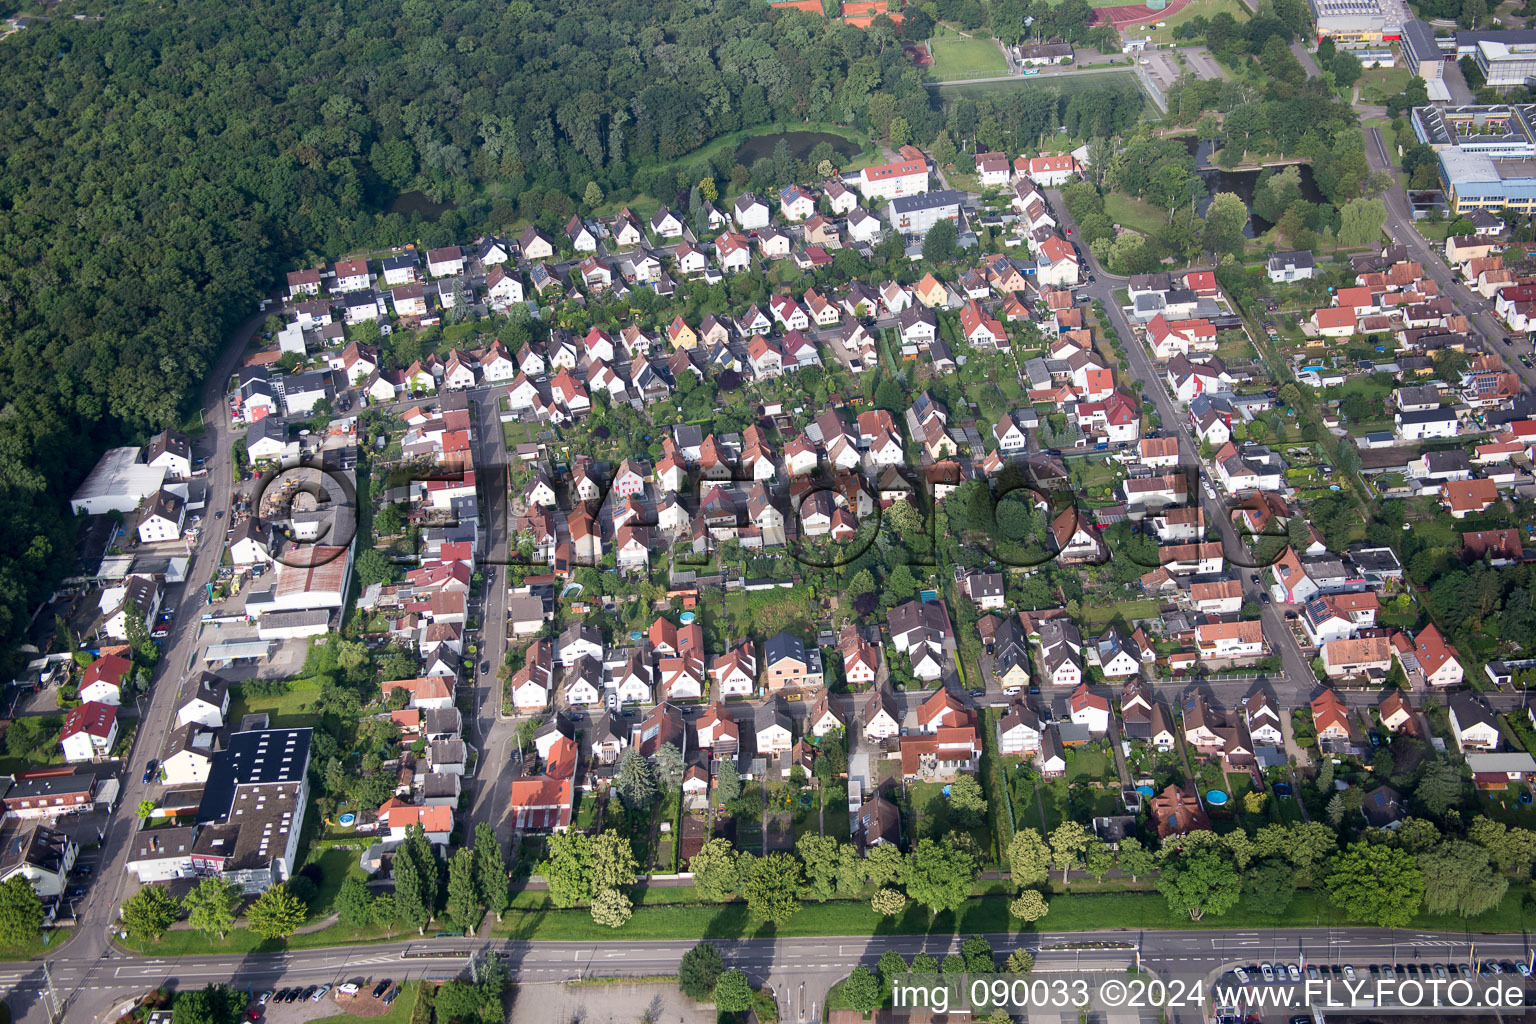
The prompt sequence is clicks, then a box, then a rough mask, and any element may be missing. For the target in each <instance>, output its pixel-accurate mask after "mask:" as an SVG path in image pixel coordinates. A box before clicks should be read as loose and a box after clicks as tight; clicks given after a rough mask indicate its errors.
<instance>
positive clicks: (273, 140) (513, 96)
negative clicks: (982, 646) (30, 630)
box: [0, 0, 1141, 650]
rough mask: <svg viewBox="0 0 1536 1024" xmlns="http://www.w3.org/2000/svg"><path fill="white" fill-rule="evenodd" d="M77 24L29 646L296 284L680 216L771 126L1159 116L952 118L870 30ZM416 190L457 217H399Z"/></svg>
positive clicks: (12, 111) (332, 16)
mask: <svg viewBox="0 0 1536 1024" xmlns="http://www.w3.org/2000/svg"><path fill="white" fill-rule="evenodd" d="M1037 2H1038V5H1039V6H1040V7H1041V10H1042V12H1044V11H1046V10H1047V9H1048V8H1049V5H1048V4H1046V3H1045V0H1037ZM1020 9H1021V10H1022V9H1023V8H1020ZM1010 10H1012V8H1010ZM70 13H71V12H70V11H69V10H68V8H67V7H61V8H56V9H55V11H54V14H53V17H52V18H51V19H49V20H46V21H34V22H32V24H31V25H30V26H29V27H28V28H27V29H25V30H24V31H22V32H20V33H17V34H15V35H13V36H12V37H11V38H9V39H7V40H6V41H5V42H4V43H3V45H0V97H3V99H0V103H3V111H4V114H3V125H0V132H3V140H4V141H3V144H0V151H3V154H4V171H3V177H0V236H3V241H0V303H3V304H4V313H3V315H0V645H3V646H4V648H5V649H7V650H9V649H10V647H11V646H12V644H13V643H14V642H15V641H16V640H17V639H18V637H19V636H20V635H21V634H22V632H23V630H24V627H25V618H26V615H27V611H28V609H29V608H30V607H32V606H34V605H35V603H36V602H37V601H38V600H40V599H42V598H43V597H46V596H47V594H48V592H49V590H50V588H51V587H52V586H53V585H54V583H55V582H56V581H57V579H58V578H59V577H60V576H61V575H63V574H65V573H66V572H68V571H70V569H71V568H72V567H73V563H74V561H75V559H74V552H73V530H72V528H71V524H70V523H69V521H68V519H67V518H65V515H64V510H65V509H66V508H67V504H66V498H67V496H68V494H69V493H70V491H71V490H72V489H73V487H74V486H75V484H76V483H77V482H78V480H79V479H80V478H81V476H82V475H83V474H84V472H85V471H86V470H87V469H88V468H89V467H90V465H91V463H92V462H93V461H94V459H95V457H96V455H97V454H98V453H99V451H100V450H101V449H102V448H103V447H105V446H106V445H107V444H110V443H117V442H122V441H124V440H130V439H136V440H142V438H143V437H144V435H145V434H146V433H147V432H148V431H150V430H152V429H156V428H159V427H162V426H166V425H176V424H179V423H180V422H182V421H183V419H184V418H185V417H186V416H187V414H188V413H189V411H190V410H191V407H192V406H193V405H194V404H195V403H193V402H192V401H190V396H191V394H192V392H193V389H194V387H195V386H196V385H197V384H198V383H199V382H200V381H201V380H202V379H203V378H204V377H205V376H206V374H207V372H208V369H209V367H210V366H211V365H212V364H213V363H214V362H215V360H216V357H217V353H218V351H219V346H220V343H221V339H222V338H224V337H225V336H226V334H227V332H228V330H229V328H230V327H232V326H233V325H234V324H236V323H238V322H239V321H240V320H242V319H243V318H244V317H246V316H247V315H249V314H250V313H251V312H252V308H253V304H254V302H255V300H256V298H257V297H258V296H259V295H260V294H261V293H262V292H264V291H266V290H267V289H269V288H270V287H271V286H272V284H273V282H274V281H275V280H278V279H279V276H278V275H279V273H280V272H281V271H282V270H284V269H286V268H288V267H291V266H293V265H295V264H296V263H306V264H312V263H314V262H318V261H319V260H320V259H323V258H330V257H335V256H336V255H338V254H341V253H345V252H347V251H350V250H356V249H358V248H360V247H363V246H370V245H380V244H398V243H399V242H403V241H407V240H416V241H420V242H424V243H426V244H429V245H431V244H444V243H446V242H449V241H455V240H459V241H462V240H465V239H468V238H470V237H473V236H475V235H476V234H478V233H479V232H480V231H482V230H484V229H487V228H490V229H504V228H507V227H509V226H511V225H513V224H515V223H518V222H520V221H536V222H539V223H541V224H543V225H545V226H552V225H554V224H557V223H559V222H561V221H563V219H564V218H566V217H568V216H569V215H570V214H571V213H572V212H573V211H575V210H577V209H579V208H580V207H579V206H578V197H582V196H585V195H588V194H589V191H588V186H589V185H590V184H593V183H595V184H596V185H597V186H598V188H599V189H600V190H601V191H602V192H603V194H604V195H605V196H608V197H620V198H622V197H625V196H629V195H641V194H646V195H652V196H655V197H658V198H663V199H670V198H671V196H672V195H673V194H674V193H675V191H676V190H677V189H678V188H680V187H686V185H687V183H688V182H689V181H690V180H691V181H694V182H696V181H698V180H699V174H700V173H701V172H702V173H707V174H712V175H714V176H715V177H716V178H717V179H719V180H720V181H721V182H722V183H726V182H731V183H733V184H737V185H739V184H740V183H742V182H744V181H747V180H750V179H751V177H752V176H753V175H752V172H753V171H754V170H755V171H756V172H757V173H758V174H761V173H762V172H763V171H764V170H765V169H764V168H753V169H748V168H742V167H740V166H738V165H736V164H735V163H734V154H733V153H732V151H731V149H730V147H720V148H718V152H717V153H716V154H715V155H714V156H713V157H712V158H711V160H710V161H708V162H704V161H699V160H696V159H695V160H694V161H693V163H695V164H699V165H701V166H689V164H690V159H689V157H688V154H690V153H691V152H692V151H694V150H696V149H697V148H698V147H700V146H701V145H703V144H705V143H707V142H709V141H710V140H712V139H715V138H718V137H720V136H722V135H725V134H727V133H730V132H733V131H736V130H738V129H741V128H746V127H755V126H761V125H768V124H773V123H777V122H782V123H784V124H786V125H787V126H789V125H793V124H794V123H797V122H804V121H829V122H838V123H844V124H852V125H857V126H859V127H861V128H863V129H865V130H867V131H870V132H872V133H874V134H876V135H878V136H879V137H880V138H882V139H885V140H891V139H893V138H899V137H904V138H910V139H912V140H914V141H916V142H918V143H920V144H924V145H929V144H933V143H934V142H935V141H937V140H939V139H941V138H942V139H943V140H944V142H943V143H942V145H944V146H956V147H962V148H963V147H968V146H970V145H974V143H975V142H976V141H977V139H978V137H979V138H981V139H985V140H987V141H988V142H994V141H995V142H998V143H1009V142H1022V141H1024V140H1027V139H1030V138H1032V137H1033V138H1038V137H1039V136H1040V135H1041V134H1043V133H1044V132H1046V131H1047V130H1048V129H1049V126H1050V125H1054V124H1058V123H1070V124H1071V125H1073V126H1074V129H1080V130H1082V131H1083V132H1084V134H1087V133H1089V132H1090V131H1091V132H1093V133H1095V134H1107V133H1109V132H1112V131H1116V130H1120V129H1122V128H1124V127H1125V126H1126V125H1127V124H1129V123H1130V122H1131V121H1133V120H1134V119H1135V117H1136V116H1137V114H1138V112H1139V110H1140V107H1141V100H1140V97H1139V96H1134V98H1132V97H1131V96H1127V95H1122V96H1119V97H1110V98H1105V97H1100V96H1097V95H1096V94H1091V93H1090V94H1082V95H1076V96H1074V97H1073V98H1072V99H1071V100H1070V101H1069V100H1065V99H1063V98H1061V97H1059V96H1056V95H1054V94H1053V93H1050V92H1041V93H1039V94H1038V95H1037V96H1036V97H1035V98H1033V99H1031V100H1028V101H1025V100H1022V99H1021V100H1014V101H1010V103H1008V104H1005V105H1002V106H1001V107H1000V109H993V107H992V105H991V104H982V105H980V106H979V107H977V106H972V105H971V104H963V105H962V109H961V111H960V112H959V116H958V118H956V117H955V112H953V111H952V112H951V114H950V116H949V118H948V119H946V116H945V114H944V113H943V112H942V111H941V110H940V109H938V108H937V106H936V105H934V102H933V101H932V100H931V99H930V97H929V95H928V91H927V90H926V89H924V88H923V87H922V85H921V73H920V72H919V71H917V70H916V69H915V68H913V67H912V66H911V65H910V63H909V62H908V61H907V59H906V58H905V56H904V55H903V53H902V51H901V46H900V43H901V40H900V39H899V38H898V35H897V32H898V30H897V28H896V27H895V26H894V25H892V24H891V23H890V22H889V20H888V19H885V18H879V19H877V20H876V23H875V24H874V25H873V26H872V27H871V28H870V30H869V31H867V32H866V31H860V30H858V29H854V28H849V27H845V26H840V25H835V24H834V25H831V26H829V25H828V23H826V22H825V21H823V20H822V19H820V18H813V17H810V16H807V15H804V14H802V13H799V12H775V11H770V10H769V9H768V8H767V7H766V5H764V4H763V3H761V2H760V0H759V2H752V3H749V2H746V0H704V2H702V3H697V2H694V3H678V2H674V0H661V2H648V3H643V4H642V3H637V2H631V0H610V2H606V3H603V4H599V5H594V4H590V3H586V4H579V3H576V2H574V0H539V2H537V3H530V2H527V0H514V2H512V3H509V4H506V5H483V4H472V3H466V2H456V0H443V2H435V3H425V2H421V0H405V2H404V3H388V4H386V3H381V2H375V0H341V2H334V3H328V4H319V3H313V2H309V0H275V2H271V0H262V2H258V3H255V4H246V5H236V6H230V5H228V4H225V3H214V2H210V0H180V2H171V3H162V4H138V5H126V6H119V7H112V8H110V9H108V10H107V11H106V13H104V14H103V15H102V16H101V17H100V18H99V19H97V18H95V17H94V16H93V17H92V18H87V19H82V20H76V19H74V18H72V17H70V16H69V15H70ZM912 15H913V16H912V17H910V18H909V19H908V26H907V30H908V31H909V32H914V33H915V32H919V31H921V32H923V33H926V31H927V29H928V26H929V25H930V24H931V22H930V21H929V20H928V16H927V15H926V14H923V13H922V12H920V11H917V10H916V9H914V10H913V12H912ZM1026 108H1027V109H1026ZM998 115H1003V116H1001V117H998ZM950 121H954V122H955V123H949V122H950ZM950 138H953V139H954V142H953V143H950V142H949V139H950ZM410 189H421V190H424V191H426V192H427V193H428V194H429V195H430V196H432V197H433V198H434V199H436V200H439V201H443V202H447V203H451V204H452V208H451V209H449V210H448V212H447V213H445V214H444V215H443V216H442V217H441V218H440V219H439V220H438V221H436V222H435V223H424V222H422V221H420V220H419V219H417V220H407V219H406V218H405V217H403V216H402V215H400V214H398V213H389V212H388V210H389V207H390V204H391V202H392V201H393V200H394V198H395V196H396V195H398V194H399V193H400V192H402V191H405V190H410Z"/></svg>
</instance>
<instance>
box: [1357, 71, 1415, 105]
mask: <svg viewBox="0 0 1536 1024" xmlns="http://www.w3.org/2000/svg"><path fill="white" fill-rule="evenodd" d="M1412 78H1413V75H1412V74H1411V73H1410V72H1409V71H1408V69H1407V68H1402V67H1398V68H1366V69H1365V70H1364V71H1362V72H1361V73H1360V101H1361V102H1362V103H1369V104H1371V105H1373V106H1380V105H1382V104H1384V103H1386V102H1387V100H1388V99H1390V98H1392V97H1393V96H1396V95H1397V94H1398V93H1400V92H1402V91H1403V90H1404V89H1406V88H1408V83H1409V81H1410V80H1412Z"/></svg>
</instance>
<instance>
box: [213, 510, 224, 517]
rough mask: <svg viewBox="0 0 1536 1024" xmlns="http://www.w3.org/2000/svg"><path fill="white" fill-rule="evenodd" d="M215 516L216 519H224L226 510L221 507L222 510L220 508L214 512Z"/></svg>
mask: <svg viewBox="0 0 1536 1024" xmlns="http://www.w3.org/2000/svg"><path fill="white" fill-rule="evenodd" d="M213 518H215V519H223V518H224V512H223V510H222V509H221V510H220V511H218V512H215V513H214V514H213Z"/></svg>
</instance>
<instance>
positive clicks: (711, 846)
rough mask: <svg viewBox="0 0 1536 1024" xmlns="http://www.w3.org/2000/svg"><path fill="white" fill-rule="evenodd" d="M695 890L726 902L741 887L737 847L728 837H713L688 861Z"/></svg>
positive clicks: (705, 896)
mask: <svg viewBox="0 0 1536 1024" xmlns="http://www.w3.org/2000/svg"><path fill="white" fill-rule="evenodd" d="M688 870H689V871H691V872H693V885H694V889H695V891H697V892H698V894H699V895H700V896H703V897H704V898H705V899H707V900H712V901H714V902H715V903H724V902H725V901H726V900H729V899H731V898H733V897H734V896H735V895H736V893H737V890H739V889H740V888H741V879H740V877H739V876H738V875H737V873H736V849H735V847H733V846H732V845H731V842H730V840H728V839H711V840H710V841H709V842H707V843H705V844H704V845H703V846H702V847H701V848H700V849H699V852H698V853H696V854H694V855H693V857H691V858H690V859H689V861H688Z"/></svg>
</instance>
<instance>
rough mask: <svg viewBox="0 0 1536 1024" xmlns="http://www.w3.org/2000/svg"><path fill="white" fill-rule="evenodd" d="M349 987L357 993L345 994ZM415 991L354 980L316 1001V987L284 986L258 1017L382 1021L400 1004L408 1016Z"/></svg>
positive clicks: (411, 986) (276, 1021) (275, 1021)
mask: <svg viewBox="0 0 1536 1024" xmlns="http://www.w3.org/2000/svg"><path fill="white" fill-rule="evenodd" d="M348 985H355V986H357V990H356V991H355V992H351V991H344V990H343V989H345V988H346V986H348ZM381 989H382V991H380V990H381ZM416 989H417V983H415V982H406V983H405V984H404V985H401V984H400V983H398V982H396V981H393V980H391V979H388V978H371V977H356V978H352V979H350V980H349V981H348V982H346V983H344V985H343V986H342V987H341V988H328V989H327V990H326V991H325V992H324V994H323V995H320V997H319V998H318V999H316V998H314V997H315V995H316V994H317V993H319V992H320V991H321V987H320V986H319V985H308V986H305V987H304V988H302V989H295V988H292V987H287V986H285V987H282V988H278V989H276V990H275V991H274V992H273V996H272V998H270V999H268V1001H267V1002H266V1003H265V1004H261V1017H262V1019H263V1020H266V1021H270V1022H272V1024H301V1022H303V1021H310V1020H319V1019H321V1018H324V1017H334V1016H336V1015H337V1014H343V1013H344V1014H349V1015H351V1016H353V1017H382V1016H384V1015H385V1014H387V1013H389V1012H390V1011H391V1010H392V1009H394V1008H396V1006H397V1004H400V1003H401V1002H402V1001H403V1004H404V1005H405V1006H406V1007H407V1009H406V1012H407V1013H409V1012H410V1011H409V1006H410V1004H411V1003H412V1002H413V1001H414V1000H415V998H416ZM375 991H380V994H379V995H378V996H375V995H374V992H375ZM260 996H261V993H257V997H258V998H260ZM386 1000H387V1002H386Z"/></svg>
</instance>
